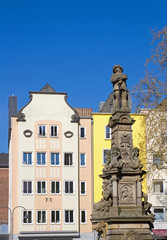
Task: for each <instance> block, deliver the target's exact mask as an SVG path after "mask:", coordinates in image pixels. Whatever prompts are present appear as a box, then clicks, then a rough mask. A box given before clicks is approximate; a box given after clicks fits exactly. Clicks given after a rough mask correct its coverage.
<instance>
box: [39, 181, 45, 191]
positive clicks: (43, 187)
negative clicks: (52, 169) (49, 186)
mask: <svg viewBox="0 0 167 240" xmlns="http://www.w3.org/2000/svg"><path fill="white" fill-rule="evenodd" d="M37 194H46V182H45V181H37Z"/></svg>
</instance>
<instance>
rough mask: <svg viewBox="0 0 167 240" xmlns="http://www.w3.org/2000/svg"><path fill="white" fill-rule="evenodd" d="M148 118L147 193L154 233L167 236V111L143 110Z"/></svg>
mask: <svg viewBox="0 0 167 240" xmlns="http://www.w3.org/2000/svg"><path fill="white" fill-rule="evenodd" d="M142 113H144V114H146V115H147V118H146V144H147V193H148V201H149V202H150V203H151V204H152V209H151V210H152V213H153V214H154V215H155V216H154V217H155V221H154V223H153V224H154V229H153V231H154V233H155V234H156V235H158V236H160V237H163V236H167V121H166V118H167V112H166V110H164V109H156V110H143V111H142Z"/></svg>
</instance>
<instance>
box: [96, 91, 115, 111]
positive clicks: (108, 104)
mask: <svg viewBox="0 0 167 240" xmlns="http://www.w3.org/2000/svg"><path fill="white" fill-rule="evenodd" d="M112 107H113V93H110V95H109V97H108V98H107V100H106V102H105V103H104V105H103V107H102V108H101V110H100V111H99V112H106V113H110V112H112Z"/></svg>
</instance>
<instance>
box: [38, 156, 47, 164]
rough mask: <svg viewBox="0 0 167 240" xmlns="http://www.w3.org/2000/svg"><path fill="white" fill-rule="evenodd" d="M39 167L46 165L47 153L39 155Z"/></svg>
mask: <svg viewBox="0 0 167 240" xmlns="http://www.w3.org/2000/svg"><path fill="white" fill-rule="evenodd" d="M37 165H40V166H44V165H46V153H37Z"/></svg>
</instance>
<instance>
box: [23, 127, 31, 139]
mask: <svg viewBox="0 0 167 240" xmlns="http://www.w3.org/2000/svg"><path fill="white" fill-rule="evenodd" d="M23 134H24V136H25V137H27V138H29V137H31V136H32V131H31V130H29V129H27V130H25V131H24V132H23Z"/></svg>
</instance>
